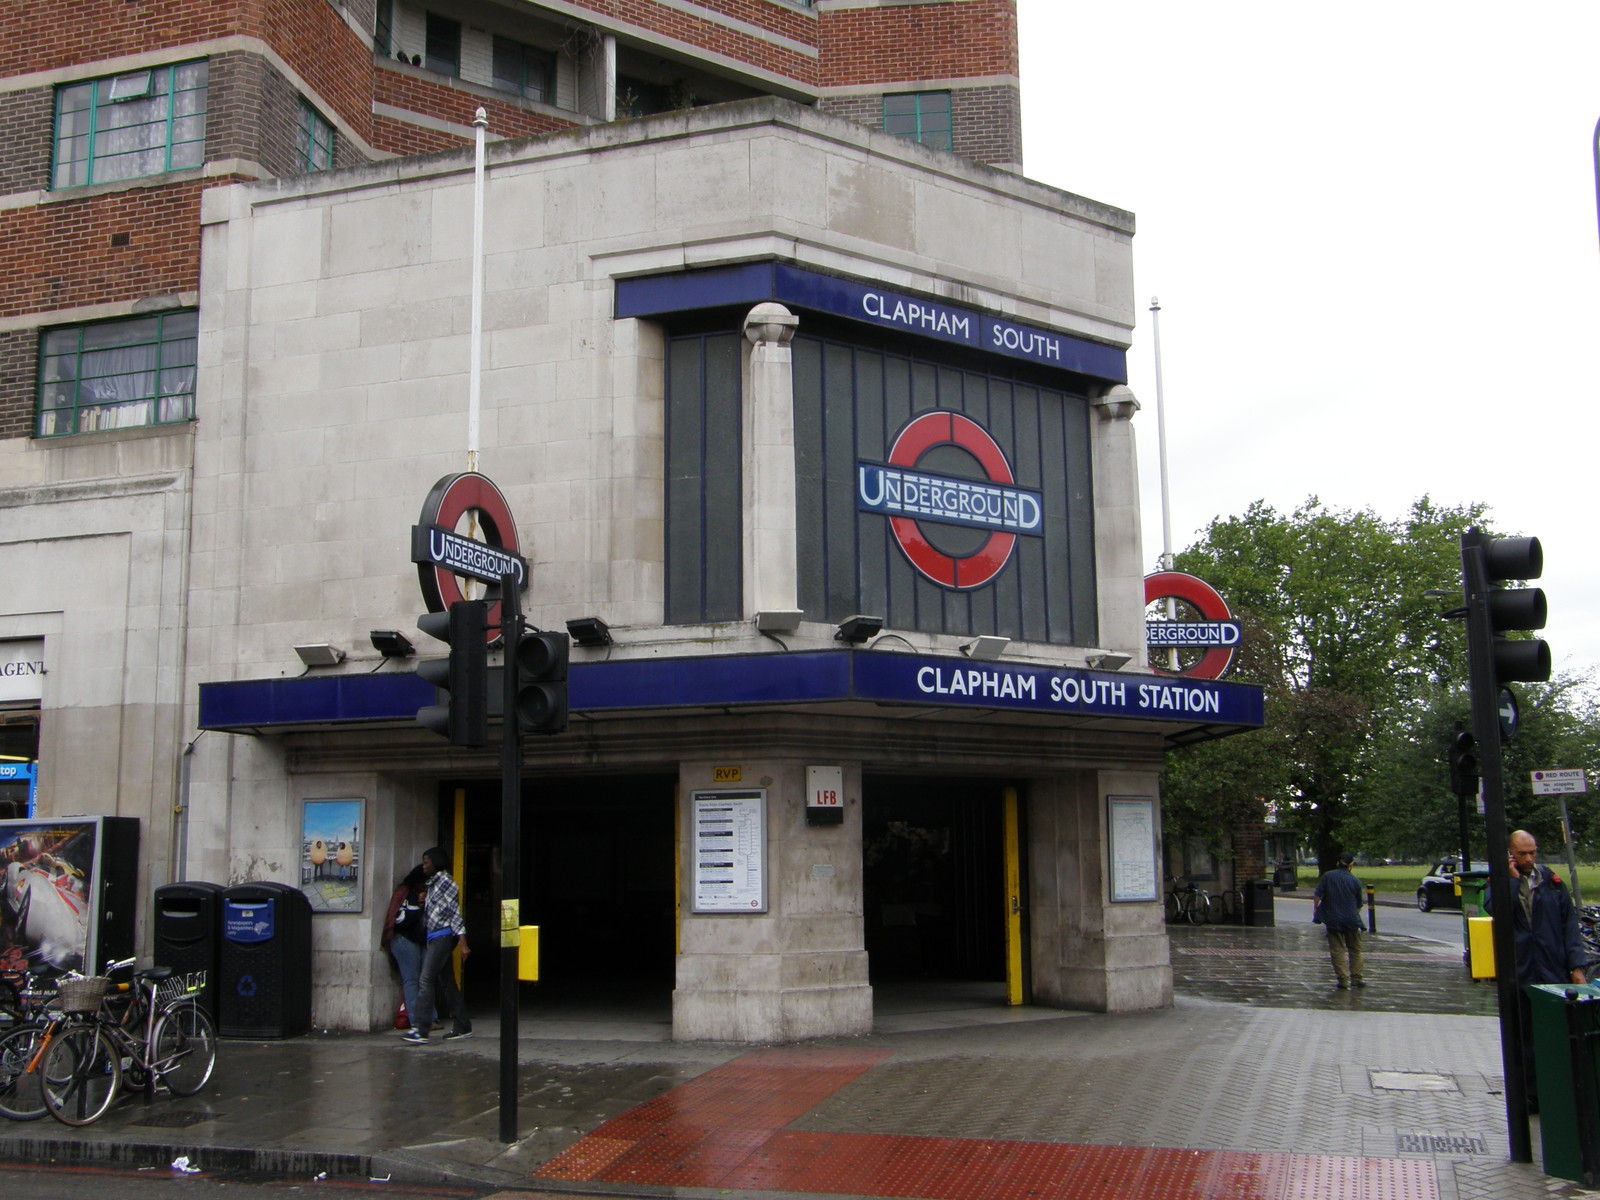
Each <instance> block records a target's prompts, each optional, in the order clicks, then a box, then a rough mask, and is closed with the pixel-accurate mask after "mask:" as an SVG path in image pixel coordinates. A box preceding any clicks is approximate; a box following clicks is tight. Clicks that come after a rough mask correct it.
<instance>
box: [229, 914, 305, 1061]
mask: <svg viewBox="0 0 1600 1200" xmlns="http://www.w3.org/2000/svg"><path fill="white" fill-rule="evenodd" d="M218 985H219V987H218V994H217V1006H218V1013H217V1033H218V1034H220V1035H221V1036H222V1037H227V1038H290V1037H299V1036H300V1035H301V1034H303V1033H309V1032H310V1031H311V901H310V900H308V899H306V896H305V893H304V892H301V891H300V890H298V889H297V888H292V887H290V886H289V885H288V884H284V883H241V884H235V885H234V886H233V887H230V888H228V889H227V890H226V891H224V892H223V893H222V970H221V977H220V979H219V980H218Z"/></svg>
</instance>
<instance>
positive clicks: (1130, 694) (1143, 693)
mask: <svg viewBox="0 0 1600 1200" xmlns="http://www.w3.org/2000/svg"><path fill="white" fill-rule="evenodd" d="M490 674H491V675H492V676H493V675H498V669H497V668H496V669H491V672H490ZM335 681H339V682H341V683H342V684H343V685H344V686H343V687H342V688H339V689H336V690H335V689H330V688H329V687H328V685H329V684H331V683H333V682H335ZM489 686H490V689H491V691H492V690H493V689H494V688H495V687H496V686H497V684H496V683H495V682H494V680H493V679H491V681H490V685H489ZM1262 696H1263V694H1262V690H1261V689H1260V688H1259V687H1255V686H1253V685H1251V684H1241V683H1219V682H1216V681H1214V680H1198V679H1182V678H1176V677H1173V676H1152V675H1126V674H1120V673H1111V672H1104V671H1079V670H1074V669H1072V668H1067V667H1035V666H1026V665H1022V664H1017V665H1001V664H998V663H983V664H979V663H976V662H972V661H970V660H968V659H965V658H954V657H951V658H942V657H935V656H929V655H919V654H895V653H887V652H874V651H868V650H854V651H846V650H817V651H807V652H800V653H794V654H745V655H729V656H716V657H711V656H707V657H695V658H671V659H638V660H625V661H620V662H604V663H574V664H572V667H571V669H570V673H569V675H568V703H569V706H570V709H571V711H572V712H574V713H583V712H591V713H599V712H627V711H640V710H653V709H679V708H729V707H739V706H758V705H773V704H785V705H788V704H829V703H840V702H844V701H867V702H870V703H875V704H894V705H910V706H915V707H920V708H942V709H960V708H971V709H989V710H993V709H1003V710H1007V711H1011V712H1019V713H1044V714H1055V715H1059V716H1063V717H1067V716H1075V717H1076V716H1098V717H1112V718H1116V719H1118V720H1133V721H1150V722H1162V723H1178V724H1183V725H1190V726H1192V725H1196V724H1199V725H1207V726H1232V727H1236V728H1258V727H1260V726H1261V725H1262V724H1263V723H1264V722H1265V707H1264V703H1263V698H1262ZM433 702H434V691H433V688H431V687H429V686H428V685H427V684H426V683H423V682H422V681H421V680H418V679H417V678H416V676H414V675H341V676H334V677H333V678H332V679H326V678H295V679H273V680H246V681H240V682H236V683H209V684H201V685H200V728H202V729H236V730H261V729H270V728H274V727H280V728H281V727H287V726H296V725H301V726H303V725H317V724H322V725H342V724H353V723H357V722H361V721H374V720H388V721H399V720H410V719H412V718H414V717H415V715H416V711H417V709H418V708H421V707H423V706H424V705H427V704H432V703H433Z"/></svg>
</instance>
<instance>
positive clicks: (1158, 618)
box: [1144, 571, 1239, 679]
mask: <svg viewBox="0 0 1600 1200" xmlns="http://www.w3.org/2000/svg"><path fill="white" fill-rule="evenodd" d="M1144 604H1145V625H1144V628H1145V642H1146V644H1147V645H1148V646H1149V648H1150V667H1151V669H1152V670H1155V671H1159V672H1161V673H1162V674H1167V675H1182V676H1184V677H1185V678H1187V679H1221V678H1222V677H1223V676H1224V675H1226V674H1227V673H1228V668H1229V667H1231V666H1233V656H1234V652H1235V651H1236V650H1237V649H1238V646H1239V623H1238V622H1237V621H1235V620H1234V619H1233V613H1231V612H1229V611H1228V602H1227V601H1226V600H1224V599H1223V598H1222V595H1221V593H1219V592H1218V591H1217V589H1216V588H1214V587H1212V586H1211V585H1210V584H1209V583H1207V582H1206V581H1205V580H1204V579H1201V578H1199V577H1198V576H1195V575H1186V574H1184V573H1183V572H1182V571H1157V572H1156V573H1155V574H1154V575H1146V576H1145V577H1144ZM1192 616H1198V617H1199V618H1200V619H1199V620H1198V621H1196V620H1192V619H1190V618H1191V617H1192Z"/></svg>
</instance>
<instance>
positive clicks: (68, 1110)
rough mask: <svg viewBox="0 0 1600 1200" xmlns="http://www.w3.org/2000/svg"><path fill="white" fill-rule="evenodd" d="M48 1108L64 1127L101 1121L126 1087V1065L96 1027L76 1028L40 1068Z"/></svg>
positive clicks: (67, 1032) (57, 1042)
mask: <svg viewBox="0 0 1600 1200" xmlns="http://www.w3.org/2000/svg"><path fill="white" fill-rule="evenodd" d="M39 1067H40V1072H41V1074H42V1075H43V1076H44V1078H43V1079H42V1080H41V1081H40V1082H41V1083H42V1084H43V1087H44V1103H45V1107H46V1108H48V1109H49V1110H50V1115H51V1116H52V1117H54V1118H55V1119H56V1120H58V1121H60V1122H61V1123H62V1124H64V1125H87V1124H89V1123H90V1122H91V1121H98V1120H99V1119H100V1118H101V1117H102V1116H104V1115H105V1111H106V1109H108V1108H110V1107H111V1102H112V1101H113V1100H115V1099H116V1098H117V1089H118V1088H119V1087H121V1086H122V1062H121V1060H120V1057H119V1056H118V1054H117V1049H116V1047H115V1046H113V1045H112V1044H111V1039H110V1038H108V1037H106V1035H105V1034H103V1033H101V1032H100V1029H99V1027H98V1026H95V1025H74V1026H72V1027H71V1028H69V1029H67V1030H65V1031H64V1032H63V1033H62V1034H61V1036H60V1037H58V1038H56V1040H55V1041H53V1042H51V1043H50V1048H49V1049H48V1050H46V1051H45V1052H44V1060H43V1061H42V1062H41V1063H40V1064H39Z"/></svg>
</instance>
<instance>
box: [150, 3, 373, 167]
mask: <svg viewBox="0 0 1600 1200" xmlns="http://www.w3.org/2000/svg"><path fill="white" fill-rule="evenodd" d="M145 2H148V0H145ZM214 2H218V0H214ZM348 7H349V9H350V11H351V15H352V16H354V17H357V18H358V19H359V20H360V22H361V28H362V29H365V30H366V31H367V34H368V36H367V38H366V39H365V40H364V39H362V38H360V37H358V36H356V34H355V32H354V31H353V30H352V29H351V28H350V26H349V25H347V24H346V23H345V22H344V21H343V20H342V19H340V17H339V15H338V14H337V13H336V12H334V11H333V10H332V9H331V8H330V7H329V5H328V3H327V0H268V3H267V4H266V10H267V20H266V25H265V29H264V31H263V34H262V36H263V37H264V39H265V40H266V42H267V44H268V45H270V46H271V47H272V48H273V49H274V50H276V51H277V52H278V53H279V54H281V55H282V56H283V60H284V62H286V63H288V64H289V66H290V67H291V68H293V69H294V71H295V72H296V73H297V74H299V76H300V77H301V78H302V79H304V80H305V81H306V83H307V84H308V85H309V86H310V87H311V89H312V90H313V91H314V92H315V93H316V98H317V102H318V107H319V108H321V110H322V111H323V113H324V114H329V113H336V114H337V115H338V116H339V118H340V119H341V120H343V121H344V122H345V123H346V124H348V125H349V126H350V128H351V129H354V130H355V131H356V132H357V133H359V134H360V135H361V136H362V137H363V138H365V139H367V140H368V141H371V140H372V82H373V80H372V77H373V65H372V41H371V31H372V20H373V11H374V10H373V5H372V0H364V2H363V3H362V4H360V5H356V4H354V3H352V4H351V5H350V6H348Z"/></svg>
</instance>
